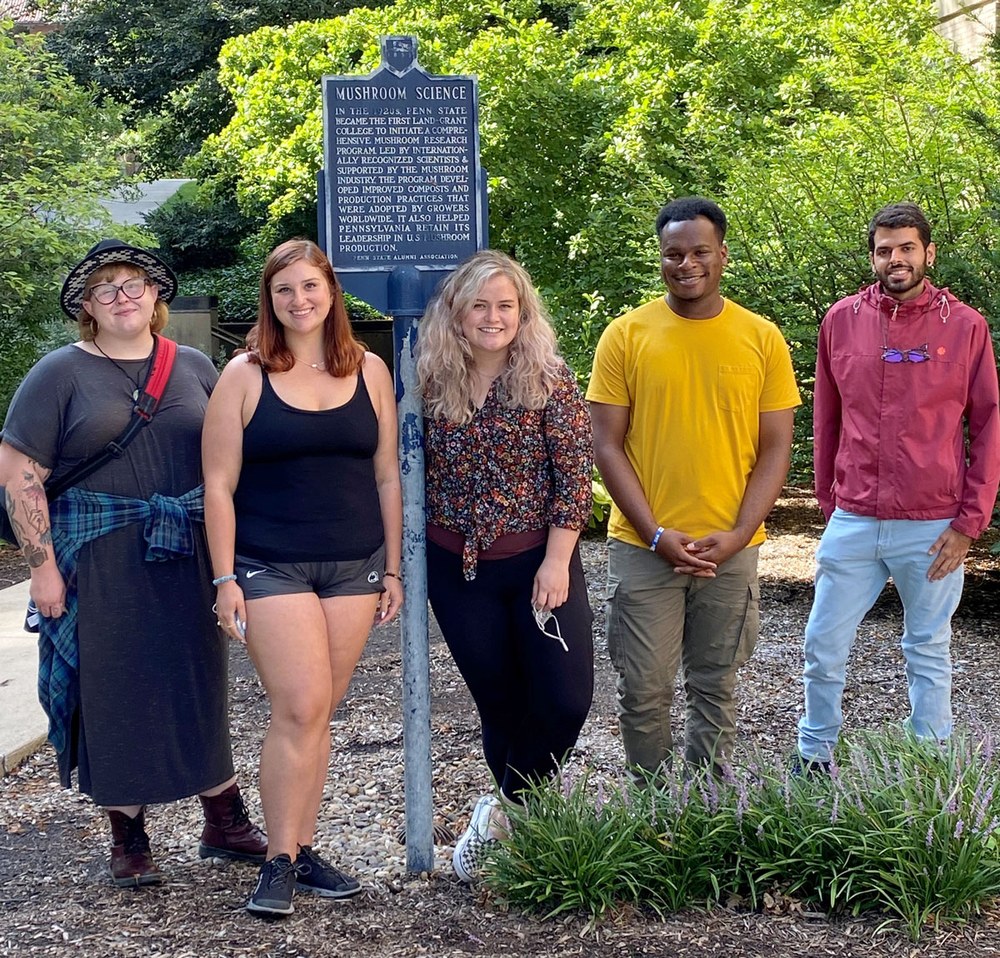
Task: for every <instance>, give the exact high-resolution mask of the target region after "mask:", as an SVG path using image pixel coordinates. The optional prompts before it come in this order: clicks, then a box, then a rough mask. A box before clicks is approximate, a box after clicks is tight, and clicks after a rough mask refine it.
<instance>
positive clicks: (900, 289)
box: [875, 263, 927, 296]
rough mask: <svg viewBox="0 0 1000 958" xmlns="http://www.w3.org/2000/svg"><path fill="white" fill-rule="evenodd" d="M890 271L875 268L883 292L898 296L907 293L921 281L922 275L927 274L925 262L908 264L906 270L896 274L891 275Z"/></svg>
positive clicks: (922, 279)
mask: <svg viewBox="0 0 1000 958" xmlns="http://www.w3.org/2000/svg"><path fill="white" fill-rule="evenodd" d="M891 273H892V270H890V269H885V270H881V271H879V270H876V272H875V275H876V277H878V281H879V283H880V284H881V286H882V289H883V291H884V292H886V293H890V294H892V295H895V296H899V295H900V294H902V293H908V292H909V291H910V290H911V289H916V288H917V287H919V286H920V285H921V284H922V283H923V281H924V277H925V276H926V275H927V264H926V263H924V264H923V265H921V266H908V267H907V270H906V272H904V273H902V274H900V275H897V276H893V275H891Z"/></svg>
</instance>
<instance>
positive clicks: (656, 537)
mask: <svg viewBox="0 0 1000 958" xmlns="http://www.w3.org/2000/svg"><path fill="white" fill-rule="evenodd" d="M664 531H665V530H664V528H663V526H658V527H657V529H656V532H654V533H653V541H652V542H651V543H650V544H649V551H650V552H656V547H657V546H658V545H659V544H660V536H662V535H663V533H664Z"/></svg>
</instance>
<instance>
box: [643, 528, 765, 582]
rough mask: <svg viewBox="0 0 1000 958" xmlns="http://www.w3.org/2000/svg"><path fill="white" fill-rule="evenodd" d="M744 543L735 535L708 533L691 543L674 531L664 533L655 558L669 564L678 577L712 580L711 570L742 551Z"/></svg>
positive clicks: (684, 535) (690, 540)
mask: <svg viewBox="0 0 1000 958" xmlns="http://www.w3.org/2000/svg"><path fill="white" fill-rule="evenodd" d="M747 541H748V540H747V539H746V538H745V537H744V536H743V535H742V534H741V533H738V532H721V531H720V532H710V533H708V534H707V535H704V536H701V537H700V538H698V539H695V538H693V537H692V536H689V535H687V534H686V533H684V532H680V531H679V530H677V529H665V530H664V531H663V535H662V536H660V541H659V543H657V546H656V554H657V555H658V556H660V558H662V559H663V560H664V561H665V562H669V563H670V564H671V565H672V566H673V567H674V572H676V573H677V574H678V575H690V576H694V577H695V578H699V579H714V578H715V570H716V569H717V568H718V567H719V566H720V565H722V563H723V562H725V561H726V560H727V559H731V558H732V557H733V556H734V555H736V553H738V552H740V551H742V550H743V549H744V548H746V544H747Z"/></svg>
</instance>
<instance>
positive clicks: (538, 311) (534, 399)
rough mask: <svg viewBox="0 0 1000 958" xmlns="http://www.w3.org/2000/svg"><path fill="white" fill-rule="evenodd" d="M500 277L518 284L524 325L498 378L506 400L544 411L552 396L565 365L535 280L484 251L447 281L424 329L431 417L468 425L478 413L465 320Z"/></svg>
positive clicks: (422, 374)
mask: <svg viewBox="0 0 1000 958" xmlns="http://www.w3.org/2000/svg"><path fill="white" fill-rule="evenodd" d="M495 276H506V277H507V279H509V280H510V281H511V283H513V284H514V289H515V290H516V291H517V301H518V306H519V319H520V324H519V327H518V330H517V335H516V336H515V337H514V341H513V342H512V343H511V344H510V356H509V358H508V361H507V368H506V369H505V370H504V371H503V372H502V373H501V374H500V377H499V384H500V390H499V394H500V401H501V402H502V403H503V404H504V405H505V406H507V407H508V408H514V407H518V406H519V407H522V408H524V409H541V408H543V407H544V406H545V404H546V403H547V402H548V399H549V396H551V395H552V390H553V388H554V387H555V383H556V380H557V379H558V376H559V369H560V367H561V365H562V361H561V360H560V358H559V351H558V347H557V345H556V334H555V332H554V331H553V329H552V322H551V320H550V319H549V314H548V312H547V310H546V309H545V307H544V306H543V305H542V301H541V299H540V298H539V296H538V293H537V291H536V290H535V287H534V284H533V283H532V282H531V277H530V276H529V275H528V274H527V272H526V271H525V270H524V269H523V267H521V266H519V265H518V264H517V263H516V262H514V260H512V259H511V258H510V257H509V256H507V255H506V254H504V253H501V252H498V251H497V250H489V249H487V250H481V251H480V252H478V253H475V254H473V255H472V256H470V257H469V258H468V259H467V260H465V261H464V262H463V263H461V264H460V265H459V267H458V268H457V269H456V270H455V271H454V272H453V273H452V274H451V275H450V276H448V278H447V279H445V280H444V282H443V283H442V284H441V286H440V288H439V289H438V292H437V293H436V294H435V296H434V298H433V299H432V300H431V302H430V304H429V305H428V307H427V311H426V312H425V313H424V318H423V320H422V321H421V323H420V336H419V339H418V343H417V380H418V383H419V389H420V393H421V395H422V396H423V400H424V415H426V416H429V417H430V418H432V419H447V420H449V421H451V422H455V423H459V424H461V425H464V424H466V423H469V422H471V421H472V417H473V416H474V415H475V414H476V406H475V402H474V401H473V379H472V369H473V367H474V366H475V361H474V360H473V358H472V348H471V347H470V346H469V341H468V340H467V339H466V338H465V334H464V333H463V332H462V319H463V318H464V317H465V316H466V314H467V313H468V312H469V310H470V309H471V308H472V305H473V303H474V302H475V301H476V298H477V297H478V296H479V294H480V292H481V290H482V288H483V286H485V285H486V283H488V282H489V281H490V280H491V279H493V278H494V277H495Z"/></svg>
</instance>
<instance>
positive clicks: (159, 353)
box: [135, 333, 177, 419]
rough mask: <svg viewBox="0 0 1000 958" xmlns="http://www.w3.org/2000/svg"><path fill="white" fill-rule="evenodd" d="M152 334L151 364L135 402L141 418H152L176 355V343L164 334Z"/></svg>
mask: <svg viewBox="0 0 1000 958" xmlns="http://www.w3.org/2000/svg"><path fill="white" fill-rule="evenodd" d="M153 335H154V337H155V340H156V350H155V354H154V356H153V364H152V366H151V367H150V370H149V375H148V376H147V377H146V382H145V383H144V384H143V387H142V395H141V396H140V397H139V399H138V401H137V402H136V404H135V411H136V412H137V413H138V414H139V415H140V416H142V418H143V419H152V418H153V413H154V412H156V407H157V406H158V405H159V404H160V400H161V399H162V398H163V391H164V390H165V389H166V388H167V381H168V380H169V379H170V372H171V370H172V369H173V368H174V359H175V358H176V356H177V343H175V342H174V341H173V340H172V339H167V337H166V336H159V335H157V334H155V333H154V334H153Z"/></svg>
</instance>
